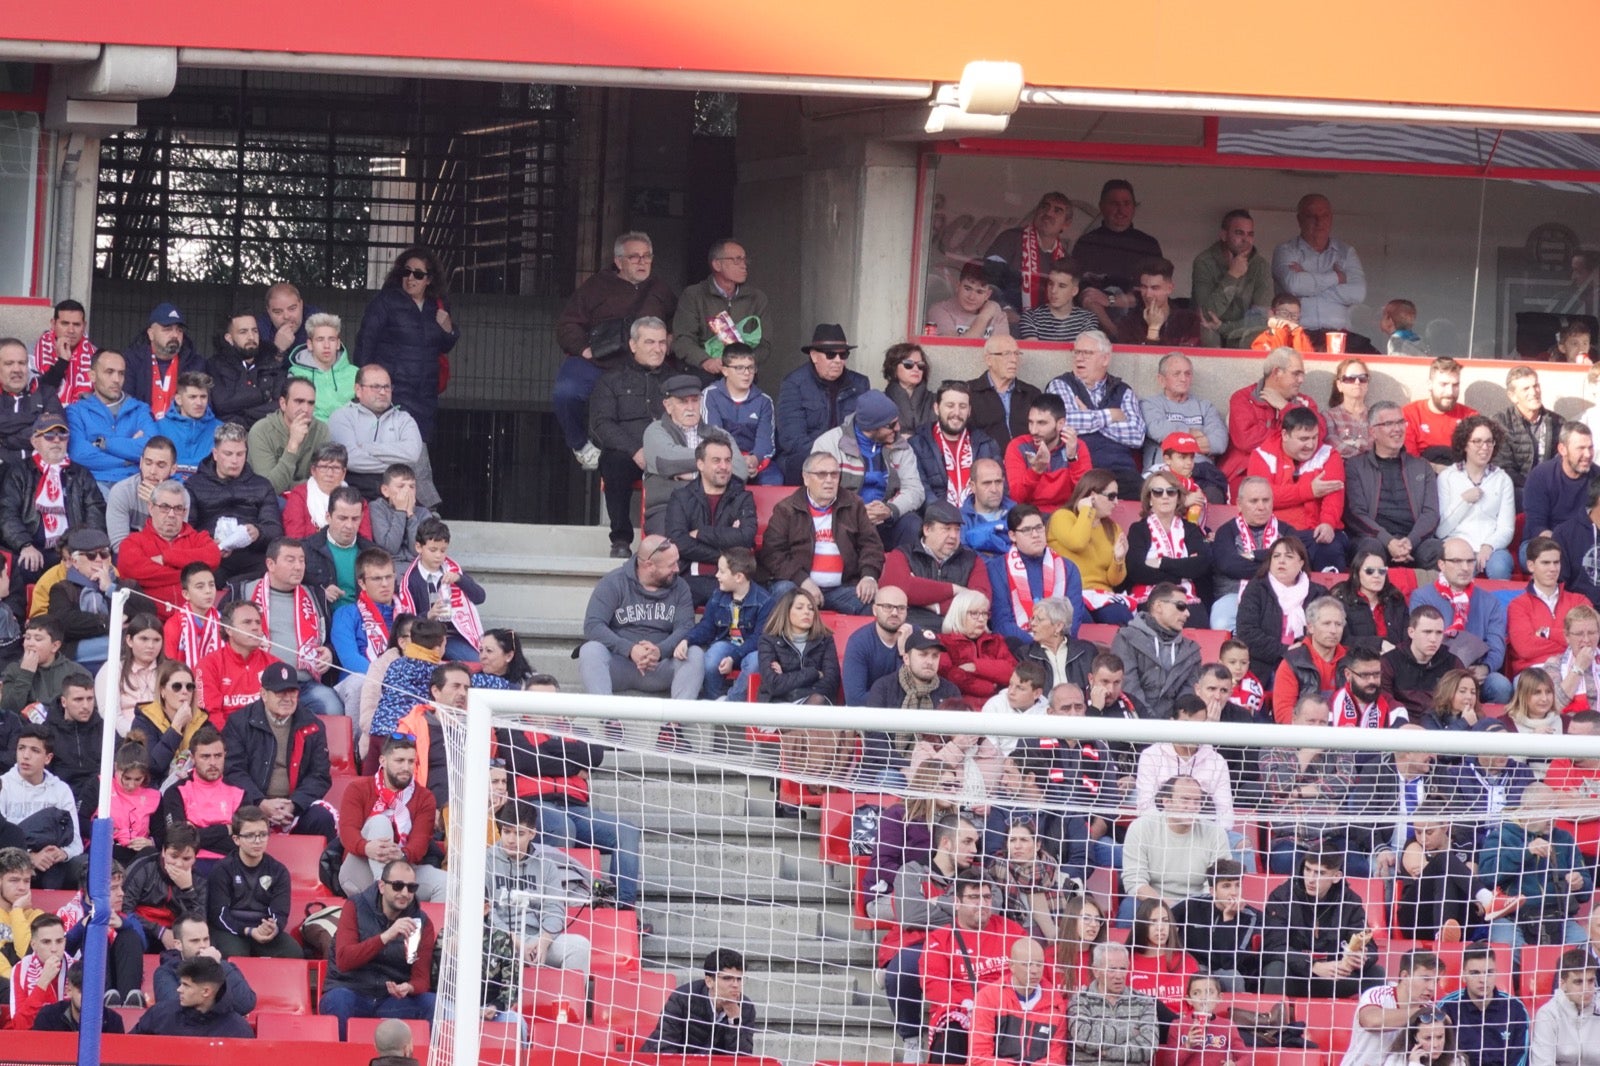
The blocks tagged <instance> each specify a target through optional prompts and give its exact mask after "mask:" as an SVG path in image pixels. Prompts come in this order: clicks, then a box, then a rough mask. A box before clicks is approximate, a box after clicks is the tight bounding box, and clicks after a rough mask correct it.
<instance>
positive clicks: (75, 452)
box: [66, 393, 159, 481]
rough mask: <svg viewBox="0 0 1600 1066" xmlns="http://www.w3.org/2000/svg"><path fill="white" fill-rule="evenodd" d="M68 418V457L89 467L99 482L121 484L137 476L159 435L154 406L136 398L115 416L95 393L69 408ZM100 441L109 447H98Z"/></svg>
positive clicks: (127, 398)
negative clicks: (141, 459) (142, 458)
mask: <svg viewBox="0 0 1600 1066" xmlns="http://www.w3.org/2000/svg"><path fill="white" fill-rule="evenodd" d="M66 414H67V429H68V430H69V431H70V433H71V438H70V439H69V441H68V443H67V455H68V456H70V457H71V459H72V461H73V462H75V463H78V464H79V465H81V466H85V467H87V468H88V469H89V471H90V472H91V473H93V474H94V478H95V480H96V481H121V480H122V479H123V478H125V477H127V476H128V475H129V474H133V473H137V472H138V469H139V457H140V455H142V454H143V453H144V446H145V444H146V443H148V442H149V440H150V438H151V437H154V436H155V435H156V434H157V433H158V432H159V430H157V429H156V420H155V416H154V415H152V414H151V413H150V405H149V404H147V403H145V402H144V401H143V400H140V399H137V398H135V397H134V396H132V395H126V396H124V397H123V398H122V402H121V404H120V406H118V408H117V413H116V414H114V415H113V414H112V413H111V408H109V407H107V406H106V405H105V401H104V400H102V399H100V397H99V396H98V395H96V394H95V393H90V394H89V395H87V396H84V397H81V398H80V399H79V400H78V401H77V402H76V403H72V404H68V405H67V411H66ZM97 439H98V440H101V441H103V442H104V444H105V447H103V448H101V447H97V446H96V445H95V441H96V440H97Z"/></svg>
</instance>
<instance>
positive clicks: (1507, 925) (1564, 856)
mask: <svg viewBox="0 0 1600 1066" xmlns="http://www.w3.org/2000/svg"><path fill="white" fill-rule="evenodd" d="M1564 800H1565V797H1562V796H1560V795H1559V794H1558V793H1557V792H1556V791H1555V790H1554V789H1552V788H1551V787H1550V786H1549V785H1545V784H1541V783H1538V782H1535V783H1532V784H1529V785H1528V786H1527V787H1526V788H1524V789H1523V790H1522V796H1521V799H1520V801H1519V802H1518V804H1517V805H1516V807H1515V808H1514V809H1512V810H1508V811H1505V812H1504V815H1503V816H1502V818H1501V819H1500V820H1499V821H1498V822H1496V823H1495V824H1494V826H1493V827H1492V828H1490V830H1489V831H1488V833H1487V834H1485V836H1484V839H1483V846H1482V847H1481V848H1480V849H1479V875H1480V878H1481V881H1480V883H1481V884H1482V885H1484V886H1485V888H1486V890H1487V892H1488V893H1490V896H1489V907H1488V908H1485V910H1486V912H1487V915H1488V916H1491V920H1490V922H1489V940H1490V941H1491V942H1493V943H1496V944H1510V945H1512V946H1513V947H1517V948H1520V947H1522V946H1523V945H1525V944H1551V943H1554V944H1583V943H1585V942H1586V941H1587V940H1588V932H1587V931H1586V930H1585V929H1584V926H1583V923H1581V922H1579V921H1576V920H1575V918H1576V915H1577V913H1578V910H1579V908H1580V907H1582V906H1583V902H1584V900H1586V899H1587V898H1588V896H1589V893H1590V892H1591V890H1592V889H1593V887H1594V885H1593V882H1594V878H1593V875H1592V873H1591V871H1592V870H1593V866H1592V865H1591V862H1590V860H1589V859H1588V858H1587V857H1586V856H1584V855H1583V854H1582V853H1580V852H1579V851H1578V845H1577V843H1576V842H1575V841H1574V840H1573V839H1572V834H1571V833H1569V832H1568V831H1567V830H1566V829H1565V828H1564V827H1562V826H1560V825H1557V824H1556V822H1555V821H1554V819H1553V818H1552V817H1551V815H1552V813H1553V812H1555V811H1558V810H1560V809H1561V807H1562V806H1563V802H1564Z"/></svg>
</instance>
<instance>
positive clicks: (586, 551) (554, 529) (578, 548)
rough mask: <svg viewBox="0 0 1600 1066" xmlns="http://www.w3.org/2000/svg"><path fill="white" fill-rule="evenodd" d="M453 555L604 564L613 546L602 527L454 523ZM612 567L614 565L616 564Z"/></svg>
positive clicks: (459, 556) (452, 536)
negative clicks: (570, 559) (565, 559)
mask: <svg viewBox="0 0 1600 1066" xmlns="http://www.w3.org/2000/svg"><path fill="white" fill-rule="evenodd" d="M450 537H451V542H450V554H451V555H452V556H454V557H455V558H457V559H458V560H462V565H463V566H465V565H466V563H465V561H464V559H463V557H464V556H484V557H506V558H517V557H521V558H524V559H532V558H534V557H535V555H537V556H538V557H539V558H547V557H558V556H570V557H574V558H584V559H600V560H605V559H606V558H607V555H608V553H609V552H610V550H611V542H610V540H609V539H608V538H607V536H606V531H605V528H604V527H603V526H553V525H533V524H521V523H516V522H454V521H453V522H451V523H450ZM612 565H615V563H613V564H612Z"/></svg>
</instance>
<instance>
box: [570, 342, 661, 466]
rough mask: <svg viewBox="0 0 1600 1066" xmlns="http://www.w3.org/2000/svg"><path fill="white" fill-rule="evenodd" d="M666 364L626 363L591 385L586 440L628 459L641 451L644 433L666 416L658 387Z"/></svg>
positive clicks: (631, 361) (633, 361) (632, 361)
mask: <svg viewBox="0 0 1600 1066" xmlns="http://www.w3.org/2000/svg"><path fill="white" fill-rule="evenodd" d="M668 376H669V371H668V370H667V367H666V364H662V365H661V366H658V367H649V368H647V367H645V366H643V365H641V364H640V363H639V362H638V361H637V360H629V361H628V362H626V363H623V364H621V365H620V366H618V367H617V368H616V369H614V370H609V371H607V372H606V373H604V374H602V375H601V376H600V380H599V381H597V382H595V386H594V392H593V393H592V394H591V395H590V396H589V437H590V439H591V440H593V441H594V442H595V444H597V445H599V446H600V447H602V448H607V449H609V450H611V451H617V452H626V453H627V454H628V455H632V454H633V453H634V452H636V451H638V450H639V449H641V448H643V447H644V431H645V430H646V429H648V428H649V427H650V423H652V422H654V421H655V420H656V419H658V418H660V417H661V416H662V415H663V414H665V413H666V408H665V407H664V406H663V405H662V402H661V401H662V398H663V394H662V391H661V389H662V385H663V383H664V382H665V381H666V379H667V377H668Z"/></svg>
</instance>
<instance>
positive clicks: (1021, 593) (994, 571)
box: [987, 503, 1083, 644]
mask: <svg viewBox="0 0 1600 1066" xmlns="http://www.w3.org/2000/svg"><path fill="white" fill-rule="evenodd" d="M1006 529H1007V530H1008V531H1009V532H1010V534H1011V549H1010V550H1009V551H1007V552H1006V553H1005V554H1004V555H999V556H996V557H994V558H992V559H990V560H989V562H988V564H987V565H988V567H989V589H990V599H991V602H992V607H993V610H994V614H993V616H992V618H991V619H990V626H989V628H991V629H993V630H994V631H995V632H996V633H999V634H1000V635H1001V636H1003V637H1009V638H1011V639H1013V640H1017V641H1020V642H1022V643H1024V644H1026V643H1028V642H1029V641H1031V640H1032V639H1033V637H1032V626H1033V607H1034V604H1036V603H1038V602H1039V601H1040V600H1042V599H1045V598H1047V597H1050V596H1064V597H1066V598H1067V599H1068V600H1070V601H1072V602H1073V603H1080V602H1082V599H1083V577H1082V575H1080V574H1079V573H1078V567H1077V565H1076V564H1074V563H1073V562H1072V560H1070V559H1065V558H1062V557H1061V556H1059V555H1057V554H1056V553H1055V552H1053V551H1051V550H1050V548H1049V547H1048V542H1047V539H1046V535H1045V524H1044V516H1043V515H1041V514H1040V513H1039V508H1037V507H1035V506H1034V505H1033V504H1031V503H1019V504H1017V505H1016V506H1015V507H1013V508H1011V510H1010V511H1009V512H1007V514H1006ZM1076 625H1077V620H1076V619H1075V620H1074V626H1076Z"/></svg>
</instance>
